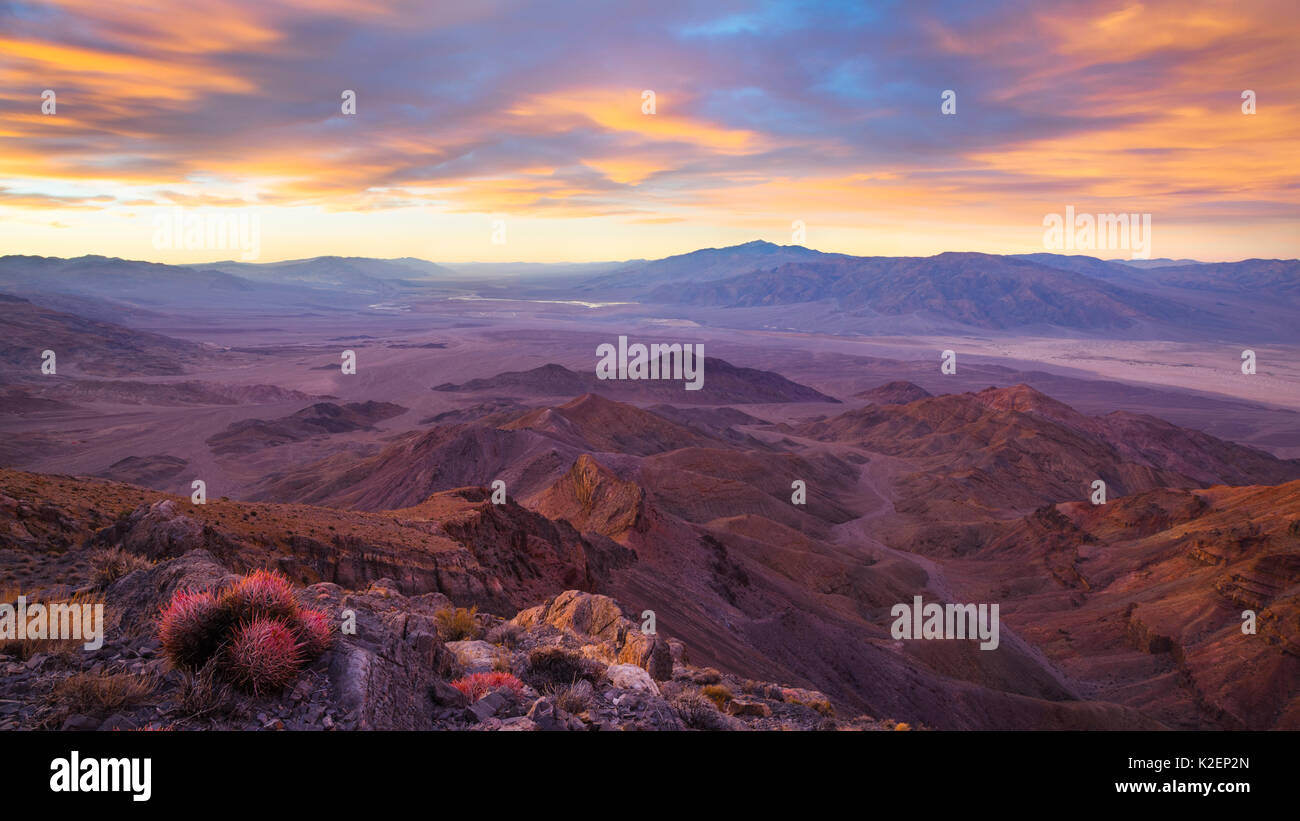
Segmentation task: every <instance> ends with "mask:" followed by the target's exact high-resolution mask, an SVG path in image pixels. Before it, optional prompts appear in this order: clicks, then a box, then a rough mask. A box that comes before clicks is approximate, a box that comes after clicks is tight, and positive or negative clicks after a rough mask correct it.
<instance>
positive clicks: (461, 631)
mask: <svg viewBox="0 0 1300 821" xmlns="http://www.w3.org/2000/svg"><path fill="white" fill-rule="evenodd" d="M433 622H434V624H435V625H437V627H438V636H439V637H440V638H441V639H442V640H443V641H466V640H469V639H476V638H478V636H479V625H478V607H477V606H474V607H471V608H469V609H468V610H466V609H465V608H464V607H444V608H442V609H441V610H439V611H438V612H436V613H434V614H433Z"/></svg>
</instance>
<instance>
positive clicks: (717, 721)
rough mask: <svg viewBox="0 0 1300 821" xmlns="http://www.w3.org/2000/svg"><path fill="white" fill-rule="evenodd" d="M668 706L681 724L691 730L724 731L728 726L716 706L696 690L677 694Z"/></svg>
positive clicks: (724, 717)
mask: <svg viewBox="0 0 1300 821" xmlns="http://www.w3.org/2000/svg"><path fill="white" fill-rule="evenodd" d="M669 706H670V707H672V709H673V712H674V713H676V714H677V717H678V718H679V719H681V722H682V724H685V725H686V726H687V727H689V728H690V729H692V730H725V729H726V728H727V726H728V723H727V718H726V716H724V715H723V714H722V713H720V712H718V707H717V705H716V704H714V702H713V701H712V700H711V699H709V698H707V697H705V696H704V695H702V694H701V693H700V692H699V691H698V690H687V691H685V692H682V693H679V694H678V695H677V696H676V697H674V698H673V699H672V700H671V701H669Z"/></svg>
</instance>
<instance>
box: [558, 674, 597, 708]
mask: <svg viewBox="0 0 1300 821" xmlns="http://www.w3.org/2000/svg"><path fill="white" fill-rule="evenodd" d="M547 694H548V695H550V696H551V697H553V698H554V699H555V704H556V705H557V706H558V707H559V708H560V709H561V710H564V711H565V712H566V713H572V714H573V715H578V714H579V713H582V712H584V711H586V709H587V708H588V707H590V706H591V699H592V696H593V695H594V694H595V690H594V689H593V688H592V686H591V682H589V681H586V680H585V679H583V680H580V681H576V682H574V683H573V684H569V685H565V686H562V687H554V688H552V689H551V690H550V691H549V692H548V693H547Z"/></svg>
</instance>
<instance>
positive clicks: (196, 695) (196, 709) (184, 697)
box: [177, 664, 238, 719]
mask: <svg viewBox="0 0 1300 821" xmlns="http://www.w3.org/2000/svg"><path fill="white" fill-rule="evenodd" d="M177 695H178V701H179V711H180V713H181V714H182V715H185V716H186V717H188V718H192V719H202V718H206V717H208V716H210V715H228V714H231V713H233V712H235V711H236V710H237V703H238V702H237V701H236V700H235V698H234V693H233V692H232V691H231V688H230V685H229V684H228V683H227V682H226V681H225V680H224V679H223V678H222V677H221V673H220V671H219V670H218V669H217V665H216V664H208V665H207V666H205V667H204V668H203V669H202V670H199V671H198V672H196V673H185V674H184V677H183V678H182V679H181V685H180V689H179V690H178V692H177Z"/></svg>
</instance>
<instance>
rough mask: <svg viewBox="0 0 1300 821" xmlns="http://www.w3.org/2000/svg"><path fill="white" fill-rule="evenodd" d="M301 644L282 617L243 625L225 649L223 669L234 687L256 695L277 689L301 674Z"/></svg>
mask: <svg viewBox="0 0 1300 821" xmlns="http://www.w3.org/2000/svg"><path fill="white" fill-rule="evenodd" d="M302 662H303V652H302V645H300V644H299V643H298V639H297V637H295V636H294V634H293V630H292V629H290V628H289V626H288V625H287V624H285V623H284V622H283V621H281V620H279V619H269V618H260V619H254V620H253V621H251V622H247V623H244V624H240V625H239V626H238V627H236V628H235V630H234V632H233V634H232V635H231V637H230V642H229V643H228V644H227V645H226V647H225V648H224V650H223V651H222V654H221V657H220V669H221V670H222V671H223V672H224V673H225V674H226V676H227V677H228V678H229V679H230V681H231V682H233V683H234V684H235V686H237V687H239V688H241V689H244V690H248V691H250V692H252V693H254V694H261V693H269V692H275V691H276V690H279V689H281V688H282V687H284V686H285V685H286V684H288V683H289V682H291V681H293V680H294V679H295V678H297V677H298V671H299V669H300V668H301V667H302Z"/></svg>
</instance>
